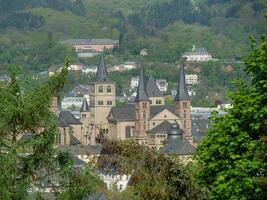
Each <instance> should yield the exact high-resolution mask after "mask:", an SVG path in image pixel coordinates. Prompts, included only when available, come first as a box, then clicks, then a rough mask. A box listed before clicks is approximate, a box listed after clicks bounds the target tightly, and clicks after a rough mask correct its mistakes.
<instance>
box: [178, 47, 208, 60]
mask: <svg viewBox="0 0 267 200" xmlns="http://www.w3.org/2000/svg"><path fill="white" fill-rule="evenodd" d="M182 57H183V58H186V61H191V62H203V61H204V62H205V61H210V60H212V55H211V54H209V53H208V51H207V49H206V48H204V47H198V48H196V46H195V45H193V48H192V50H191V51H189V52H186V53H184V54H183V55H182Z"/></svg>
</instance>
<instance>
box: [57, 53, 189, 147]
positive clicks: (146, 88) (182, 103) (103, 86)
mask: <svg viewBox="0 0 267 200" xmlns="http://www.w3.org/2000/svg"><path fill="white" fill-rule="evenodd" d="M89 88H90V89H89V96H90V102H87V101H86V100H85V99H84V101H83V104H82V106H81V110H80V119H76V118H75V117H74V116H73V115H72V114H71V113H70V112H69V111H62V112H60V113H59V115H58V121H59V133H58V136H57V144H58V145H66V144H73V143H80V144H82V145H94V144H96V143H97V141H98V140H97V139H98V138H101V137H102V138H103V137H104V138H108V139H110V140H116V141H121V140H130V139H131V140H135V141H136V142H137V143H139V144H140V145H146V146H149V147H151V148H155V149H158V150H159V149H161V148H162V147H164V144H165V141H166V140H167V137H168V131H169V130H170V129H171V126H172V124H177V125H178V128H179V131H180V133H181V134H182V140H183V141H185V143H186V144H187V146H188V145H189V144H190V145H194V144H193V137H192V130H191V100H190V98H189V95H188V92H187V86H186V83H185V72H184V64H183V62H182V63H181V64H180V73H179V80H178V88H177V95H176V96H175V98H174V101H173V105H165V100H164V96H163V94H162V93H161V92H160V90H159V88H158V86H157V85H156V82H155V80H154V78H153V77H149V78H147V77H146V76H145V73H144V64H143V57H142V56H141V61H140V75H139V83H138V89H137V95H136V97H135V100H134V103H132V104H128V105H127V106H126V107H116V101H115V99H116V85H115V83H114V82H113V81H111V80H110V79H109V77H108V73H107V68H106V63H105V60H104V54H103V53H102V54H101V57H100V60H99V64H98V69H97V73H96V79H95V81H93V82H91V83H90V84H89ZM54 105H55V104H54Z"/></svg>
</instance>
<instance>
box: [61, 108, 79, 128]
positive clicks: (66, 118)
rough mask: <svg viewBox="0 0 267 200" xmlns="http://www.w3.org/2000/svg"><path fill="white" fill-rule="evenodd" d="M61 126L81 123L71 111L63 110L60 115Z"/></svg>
mask: <svg viewBox="0 0 267 200" xmlns="http://www.w3.org/2000/svg"><path fill="white" fill-rule="evenodd" d="M58 123H59V127H66V126H69V125H76V124H81V122H80V121H79V120H78V119H77V118H75V117H74V115H73V114H72V113H71V112H70V111H61V112H60V113H59V116H58Z"/></svg>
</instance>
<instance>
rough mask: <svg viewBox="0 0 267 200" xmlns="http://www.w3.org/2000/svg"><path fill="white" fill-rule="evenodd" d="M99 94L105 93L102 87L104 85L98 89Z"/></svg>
mask: <svg viewBox="0 0 267 200" xmlns="http://www.w3.org/2000/svg"><path fill="white" fill-rule="evenodd" d="M98 92H99V93H102V92H103V86H102V85H100V86H99V88H98Z"/></svg>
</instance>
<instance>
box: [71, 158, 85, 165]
mask: <svg viewBox="0 0 267 200" xmlns="http://www.w3.org/2000/svg"><path fill="white" fill-rule="evenodd" d="M71 159H72V161H73V166H74V167H78V166H85V165H86V162H84V161H83V160H81V159H80V158H78V157H77V156H72V157H71Z"/></svg>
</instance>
